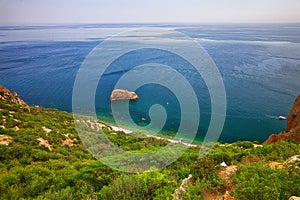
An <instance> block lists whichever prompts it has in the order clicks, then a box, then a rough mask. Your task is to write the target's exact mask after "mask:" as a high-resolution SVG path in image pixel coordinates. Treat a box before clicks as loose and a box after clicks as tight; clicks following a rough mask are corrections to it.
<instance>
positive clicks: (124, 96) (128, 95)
mask: <svg viewBox="0 0 300 200" xmlns="http://www.w3.org/2000/svg"><path fill="white" fill-rule="evenodd" d="M138 98H139V97H138V95H137V94H136V93H135V92H129V91H127V90H121V89H116V90H114V91H113V92H112V93H111V95H110V101H120V100H137V99H138Z"/></svg>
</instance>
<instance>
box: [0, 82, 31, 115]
mask: <svg viewBox="0 0 300 200" xmlns="http://www.w3.org/2000/svg"><path fill="white" fill-rule="evenodd" d="M0 99H1V100H5V101H9V102H11V103H15V104H19V105H21V106H22V108H24V109H25V110H27V111H28V112H30V108H29V106H28V105H27V104H26V103H25V102H24V101H23V100H22V99H21V98H20V97H19V96H18V94H17V93H16V92H12V93H11V92H10V91H9V90H8V89H7V88H6V87H4V86H2V85H0Z"/></svg>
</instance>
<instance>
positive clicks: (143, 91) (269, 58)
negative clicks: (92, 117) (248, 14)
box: [0, 24, 300, 142]
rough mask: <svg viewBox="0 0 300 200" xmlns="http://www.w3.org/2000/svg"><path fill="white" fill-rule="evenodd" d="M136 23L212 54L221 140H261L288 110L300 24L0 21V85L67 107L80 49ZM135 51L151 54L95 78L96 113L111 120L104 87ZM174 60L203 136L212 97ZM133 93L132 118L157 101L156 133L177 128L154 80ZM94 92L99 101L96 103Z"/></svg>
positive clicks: (172, 106)
mask: <svg viewBox="0 0 300 200" xmlns="http://www.w3.org/2000/svg"><path fill="white" fill-rule="evenodd" d="M139 27H164V28H170V29H172V30H176V31H179V32H182V33H184V34H186V35H188V36H189V37H191V38H193V39H194V40H195V41H196V42H198V43H199V44H201V45H202V46H203V47H204V48H205V50H206V51H207V53H208V54H209V55H210V56H211V58H212V59H213V60H214V62H215V64H216V66H217V68H218V69H219V71H220V73H221V76H222V78H223V82H224V86H225V90H226V95H227V114H226V121H225V125H224V129H223V132H222V134H221V137H220V139H219V140H220V141H222V142H232V141H237V140H251V141H260V142H262V141H264V140H265V139H266V138H267V137H268V136H269V135H270V134H272V133H278V132H280V131H282V130H284V129H285V123H286V122H285V121H279V120H277V118H276V116H279V115H283V116H287V115H288V113H289V110H290V108H291V106H292V105H293V102H294V99H295V98H296V96H297V95H298V94H300V24H78V25H43V26H0V84H1V85H4V86H6V87H7V88H9V89H10V90H11V91H17V92H18V94H19V96H20V97H21V98H23V99H24V100H25V101H26V102H27V103H28V104H30V105H40V106H43V107H51V108H57V109H60V110H65V111H72V90H73V84H74V81H75V78H76V74H77V72H78V70H79V68H80V66H81V64H82V62H83V61H84V59H85V58H86V56H87V55H88V54H89V53H90V52H91V51H92V50H93V49H94V48H95V47H96V46H97V45H99V44H100V43H101V42H102V41H103V40H105V39H106V38H109V37H111V36H113V35H115V34H118V33H120V32H124V31H128V30H132V29H136V28H139ZM151 55H152V57H151V59H153V58H155V59H153V60H152V61H151V62H164V63H168V59H172V58H171V57H169V55H168V54H167V53H166V52H159V51H156V52H152V54H151ZM136 57H138V58H139V59H150V58H149V52H146V51H140V52H137V53H135V54H131V55H127V56H126V57H124V58H123V59H122V60H120V61H119V62H118V63H116V66H118V70H115V71H114V73H106V74H105V75H104V76H103V79H102V80H100V82H101V81H102V83H104V85H105V88H104V87H102V88H98V89H97V93H96V97H95V101H96V111H97V115H98V116H99V118H100V119H103V120H106V121H112V116H111V108H110V101H109V95H110V92H111V91H112V89H113V88H114V84H115V82H116V80H117V79H118V78H120V77H121V76H122V74H123V73H125V72H126V70H127V68H128V66H129V65H131V64H132V63H131V62H132V61H133V60H134V58H136ZM177 63H178V67H179V68H180V67H182V70H181V72H182V73H183V75H184V76H185V77H186V78H187V79H189V81H190V82H191V84H192V85H193V86H194V88H196V94H197V97H198V101H199V105H200V111H201V121H200V123H199V129H198V134H197V138H196V140H197V141H201V140H202V139H203V136H204V135H205V133H206V131H207V127H208V125H209V122H210V119H211V105H210V96H209V93H208V91H207V88H206V85H205V82H204V81H203V80H201V78H200V79H199V77H198V76H193V74H192V73H193V72H192V71H186V70H184V69H185V63H183V62H181V61H177ZM120 66H121V67H120ZM122 67H123V68H122ZM166 78H171V77H166ZM136 92H137V93H138V95H139V97H140V99H139V100H138V101H135V102H131V103H130V114H131V116H132V118H133V120H134V121H135V122H136V123H137V124H139V125H140V126H145V125H147V124H148V123H149V119H150V118H149V115H148V110H149V108H150V107H151V105H154V104H161V105H162V106H164V107H165V109H166V111H167V114H168V118H167V122H166V124H165V126H164V129H163V130H162V132H163V133H164V134H170V135H172V133H174V132H176V130H177V129H178V127H179V123H180V107H179V103H178V101H177V100H176V98H175V97H174V94H173V93H172V92H171V91H169V90H167V89H166V88H164V87H161V86H159V85H145V86H144V87H141V88H139V89H138V90H137V91H136ZM100 99H102V101H101V103H97V102H100ZM103 100H104V101H103ZM191 120H192V119H191ZM187 134H188V133H187Z"/></svg>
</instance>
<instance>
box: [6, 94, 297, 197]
mask: <svg viewBox="0 0 300 200" xmlns="http://www.w3.org/2000/svg"><path fill="white" fill-rule="evenodd" d="M107 127H109V126H107ZM102 134H106V135H107V136H108V138H109V139H110V140H111V141H112V142H113V143H114V144H116V145H118V146H120V147H122V148H123V149H125V150H127V151H134V152H147V151H149V150H156V149H158V148H161V147H163V146H165V145H166V144H167V141H164V140H158V139H155V138H146V139H139V138H134V137H132V136H130V135H127V134H125V133H123V132H116V131H112V130H111V129H109V128H107V129H105V131H104V133H102ZM200 148H201V147H200V146H199V147H191V148H189V149H188V151H186V152H185V153H184V155H183V156H182V157H181V158H180V159H178V160H177V161H176V162H174V163H172V164H171V165H169V166H167V167H165V168H163V169H160V170H157V171H152V172H148V173H142V174H126V173H122V172H119V171H116V170H113V169H111V168H109V167H107V166H105V165H103V164H102V163H101V162H99V161H97V160H95V159H94V158H93V156H92V155H91V154H90V153H89V151H88V150H87V149H86V148H85V147H84V146H83V145H82V143H81V140H80V138H79V136H78V134H77V132H76V129H75V126H74V122H73V117H72V114H70V113H66V112H61V111H57V110H54V109H44V108H40V107H30V112H28V109H24V108H22V107H21V105H18V104H15V103H11V102H9V101H6V100H0V180H1V184H0V199H53V200H54V199H55V200H59V199H64V200H65V199H203V198H205V199H212V198H213V197H216V196H223V195H224V194H225V193H227V194H226V195H227V196H231V197H234V198H235V199H241V200H243V199H274V200H276V199H288V198H289V197H290V196H292V195H295V196H297V195H298V196H300V190H299V188H300V168H299V167H300V162H299V159H297V157H293V158H292V159H291V157H292V156H295V155H300V145H299V144H297V143H295V142H293V141H282V142H279V143H274V144H265V145H260V144H257V143H252V142H235V143H233V144H219V143H216V144H214V147H213V149H212V151H210V152H209V154H208V155H207V156H206V157H203V158H201V157H199V155H198V154H199V150H200ZM222 162H225V163H226V164H227V165H228V166H227V167H226V166H223V167H222V166H220V163H222ZM190 174H191V175H192V177H193V181H191V182H190V183H189V184H186V185H185V186H184V187H183V188H181V189H178V188H180V186H181V183H182V181H183V180H184V179H185V178H187V177H189V175H190ZM176 189H178V190H177V191H179V192H177V193H176V194H175V190H176Z"/></svg>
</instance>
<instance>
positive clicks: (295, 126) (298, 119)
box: [264, 95, 300, 144]
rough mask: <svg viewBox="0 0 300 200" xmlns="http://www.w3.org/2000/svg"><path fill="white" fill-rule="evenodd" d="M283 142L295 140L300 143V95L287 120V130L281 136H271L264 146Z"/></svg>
mask: <svg viewBox="0 0 300 200" xmlns="http://www.w3.org/2000/svg"><path fill="white" fill-rule="evenodd" d="M282 140H294V141H296V142H298V143H300V95H299V96H298V97H297V98H296V100H295V103H294V105H293V107H292V109H291V111H290V114H289V116H288V119H287V124H286V130H285V131H284V132H281V133H279V134H273V135H271V136H270V137H269V138H268V139H267V140H266V141H265V142H264V144H270V143H273V142H279V141H282Z"/></svg>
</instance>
